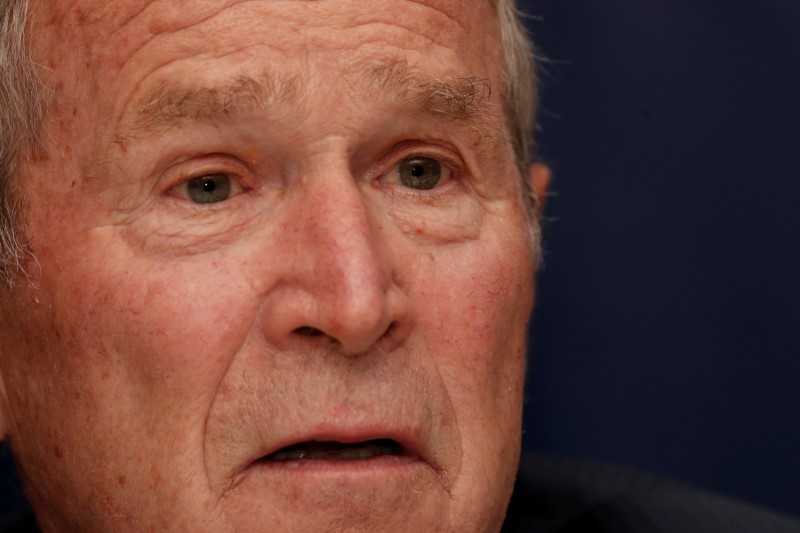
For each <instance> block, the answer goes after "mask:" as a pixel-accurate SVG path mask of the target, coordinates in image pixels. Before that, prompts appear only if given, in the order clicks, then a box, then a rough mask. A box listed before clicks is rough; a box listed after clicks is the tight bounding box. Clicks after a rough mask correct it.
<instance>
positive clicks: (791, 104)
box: [523, 0, 800, 515]
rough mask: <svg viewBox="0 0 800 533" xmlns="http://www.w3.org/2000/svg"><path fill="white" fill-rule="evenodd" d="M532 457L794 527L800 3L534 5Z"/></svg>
mask: <svg viewBox="0 0 800 533" xmlns="http://www.w3.org/2000/svg"><path fill="white" fill-rule="evenodd" d="M523 7H524V9H525V11H526V12H527V13H529V14H531V15H535V16H537V17H539V18H537V19H534V20H532V21H530V26H531V27H532V29H533V31H534V38H535V40H536V42H537V43H538V44H539V46H540V52H541V53H542V54H544V55H545V56H546V57H547V58H548V59H549V61H547V62H545V63H544V72H543V74H542V78H543V83H544V91H543V110H542V114H541V121H540V122H541V131H540V135H539V138H540V143H541V144H540V155H541V157H542V159H543V160H544V161H545V162H547V163H549V164H550V165H551V166H552V168H553V170H554V172H555V181H554V183H553V190H554V192H555V193H556V195H555V196H553V197H551V198H549V199H548V203H547V207H546V214H547V217H549V218H552V219H554V220H553V221H551V222H549V223H548V224H547V227H546V238H545V247H546V250H547V254H546V264H545V268H544V271H543V272H541V274H540V276H539V283H540V285H539V299H538V304H537V309H536V311H535V319H534V323H533V327H532V334H531V365H530V372H529V381H528V383H529V393H528V405H527V411H526V419H525V421H526V424H525V425H526V434H525V445H526V448H527V449H529V450H538V451H544V452H548V453H556V454H564V455H571V456H579V457H585V458H591V459H596V460H603V461H612V462H618V463H626V464H630V465H633V466H636V467H640V468H644V469H648V470H651V471H655V472H658V473H662V474H666V475H669V476H672V477H676V478H678V479H682V480H685V481H688V482H691V483H694V484H699V485H701V486H705V487H708V488H711V489H713V490H716V491H719V492H722V493H724V494H727V495H732V496H736V497H739V498H744V499H747V500H750V501H753V502H756V503H759V504H762V505H765V506H769V507H772V508H774V509H778V510H782V511H784V512H787V513H792V514H796V515H797V514H800V427H798V422H799V421H800V390H799V388H798V378H799V377H800V325H799V324H798V320H799V319H800V281H798V278H799V277H800V251H799V250H798V248H799V247H800V183H799V182H800V2H796V1H794V0H784V1H780V0H760V1H758V2H755V1H751V0H748V1H742V0H724V1H718V2H714V1H696V0H695V1H688V0H684V1H681V0H670V1H667V0H572V1H565V0H534V1H528V2H524V6H523Z"/></svg>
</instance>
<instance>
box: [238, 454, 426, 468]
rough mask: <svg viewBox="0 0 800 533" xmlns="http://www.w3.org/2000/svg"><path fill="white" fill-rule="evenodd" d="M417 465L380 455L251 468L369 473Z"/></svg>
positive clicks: (407, 457) (413, 460) (259, 464)
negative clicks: (376, 470)
mask: <svg viewBox="0 0 800 533" xmlns="http://www.w3.org/2000/svg"><path fill="white" fill-rule="evenodd" d="M415 463H416V464H421V461H420V460H419V458H418V457H416V456H411V455H379V456H377V457H371V458H369V459H290V460H286V461H275V460H270V459H261V460H259V461H256V462H255V463H253V464H252V465H251V467H255V468H268V469H275V470H294V471H297V470H303V471H335V470H353V471H357V470H366V471H369V470H375V469H384V468H395V467H404V466H409V465H413V464H415Z"/></svg>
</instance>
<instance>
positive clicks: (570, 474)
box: [503, 455, 800, 533]
mask: <svg viewBox="0 0 800 533" xmlns="http://www.w3.org/2000/svg"><path fill="white" fill-rule="evenodd" d="M716 531H720V532H725V533H751V532H752V533H784V532H785V533H800V522H797V521H795V520H793V519H791V518H789V517H785V516H781V515H779V514H777V513H773V512H770V511H766V510H763V509H759V508H757V507H754V506H751V505H748V504H745V503H741V502H736V501H733V500H730V499H727V498H723V497H720V496H718V495H714V494H712V493H709V492H706V491H703V490H699V489H695V488H692V487H688V486H686V485H682V484H680V483H677V482H674V481H670V480H666V479H663V478H660V477H658V476H653V475H649V474H646V473H642V472H639V471H636V470H633V469H629V468H624V467H619V466H612V465H605V464H598V463H591V462H587V461H579V460H573V459H563V458H554V457H544V456H538V455H526V456H523V458H522V462H521V464H520V472H519V476H518V479H517V483H516V486H515V488H514V496H513V497H512V500H511V504H510V506H509V511H508V517H507V519H506V523H505V525H504V527H503V533H517V532H519V533H523V532H536V533H582V532H591V533H605V532H608V533H611V532H613V533H626V532H636V533H649V532H653V533H695V532H698V533H699V532H703V533H707V532H716Z"/></svg>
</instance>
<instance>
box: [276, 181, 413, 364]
mask: <svg viewBox="0 0 800 533" xmlns="http://www.w3.org/2000/svg"><path fill="white" fill-rule="evenodd" d="M293 189H294V190H290V192H289V193H288V194H287V197H286V198H285V202H286V205H287V209H286V210H285V212H284V215H283V217H282V218H283V221H284V228H283V230H282V235H281V236H280V239H281V244H280V249H281V251H282V253H281V254H279V255H280V256H283V257H284V258H287V259H288V260H286V261H285V262H284V264H283V265H282V266H281V269H282V276H281V280H280V281H279V282H278V283H277V284H275V285H274V286H273V289H272V290H271V291H270V293H269V294H268V295H267V297H266V298H265V300H264V307H263V308H262V311H263V324H264V331H265V334H266V336H267V338H268V340H269V342H270V343H271V344H273V345H276V346H277V347H278V348H279V349H305V348H308V347H309V345H310V344H311V345H314V344H317V345H327V346H330V345H334V346H335V348H336V349H337V350H338V351H340V352H341V353H343V354H346V355H359V354H362V353H365V352H367V351H369V350H370V349H372V348H374V347H376V346H377V345H378V344H379V343H382V342H383V341H385V342H386V343H390V344H393V343H395V342H397V341H398V340H399V338H400V337H402V336H403V335H405V332H407V331H408V329H409V326H410V317H409V305H408V300H407V297H406V295H405V293H404V292H403V290H401V288H400V287H399V286H398V285H397V284H396V283H395V276H394V269H393V264H392V258H391V257H390V254H389V246H388V243H387V242H386V240H387V234H386V233H385V232H384V231H383V229H382V224H381V223H380V220H377V219H376V216H375V215H374V214H372V213H371V210H370V204H369V201H368V199H367V195H365V194H364V193H363V192H362V190H361V188H360V186H359V184H358V183H357V182H356V181H355V179H354V178H353V177H352V176H351V175H350V172H349V170H346V169H339V170H338V171H337V170H332V169H331V168H330V167H328V170H327V172H325V174H324V175H320V176H307V177H305V178H304V179H303V180H302V182H301V183H297V184H296V185H295V187H294V188H293ZM273 258H274V259H277V257H276V256H275V255H273ZM274 259H273V260H274ZM382 347H384V346H382Z"/></svg>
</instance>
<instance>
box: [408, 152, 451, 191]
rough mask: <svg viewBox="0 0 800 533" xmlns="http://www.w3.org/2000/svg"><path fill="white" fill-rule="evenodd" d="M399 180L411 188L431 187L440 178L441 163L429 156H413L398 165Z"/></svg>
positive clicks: (426, 188) (423, 188)
mask: <svg viewBox="0 0 800 533" xmlns="http://www.w3.org/2000/svg"><path fill="white" fill-rule="evenodd" d="M397 170H398V174H399V178H400V182H401V183H402V184H403V185H405V186H406V187H409V188H412V189H420V190H428V189H433V188H434V187H436V185H438V183H439V181H440V180H441V179H442V165H441V163H439V161H437V160H435V159H432V158H430V157H414V158H410V159H406V160H405V161H402V162H401V163H400V165H399V167H398V169H397Z"/></svg>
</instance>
